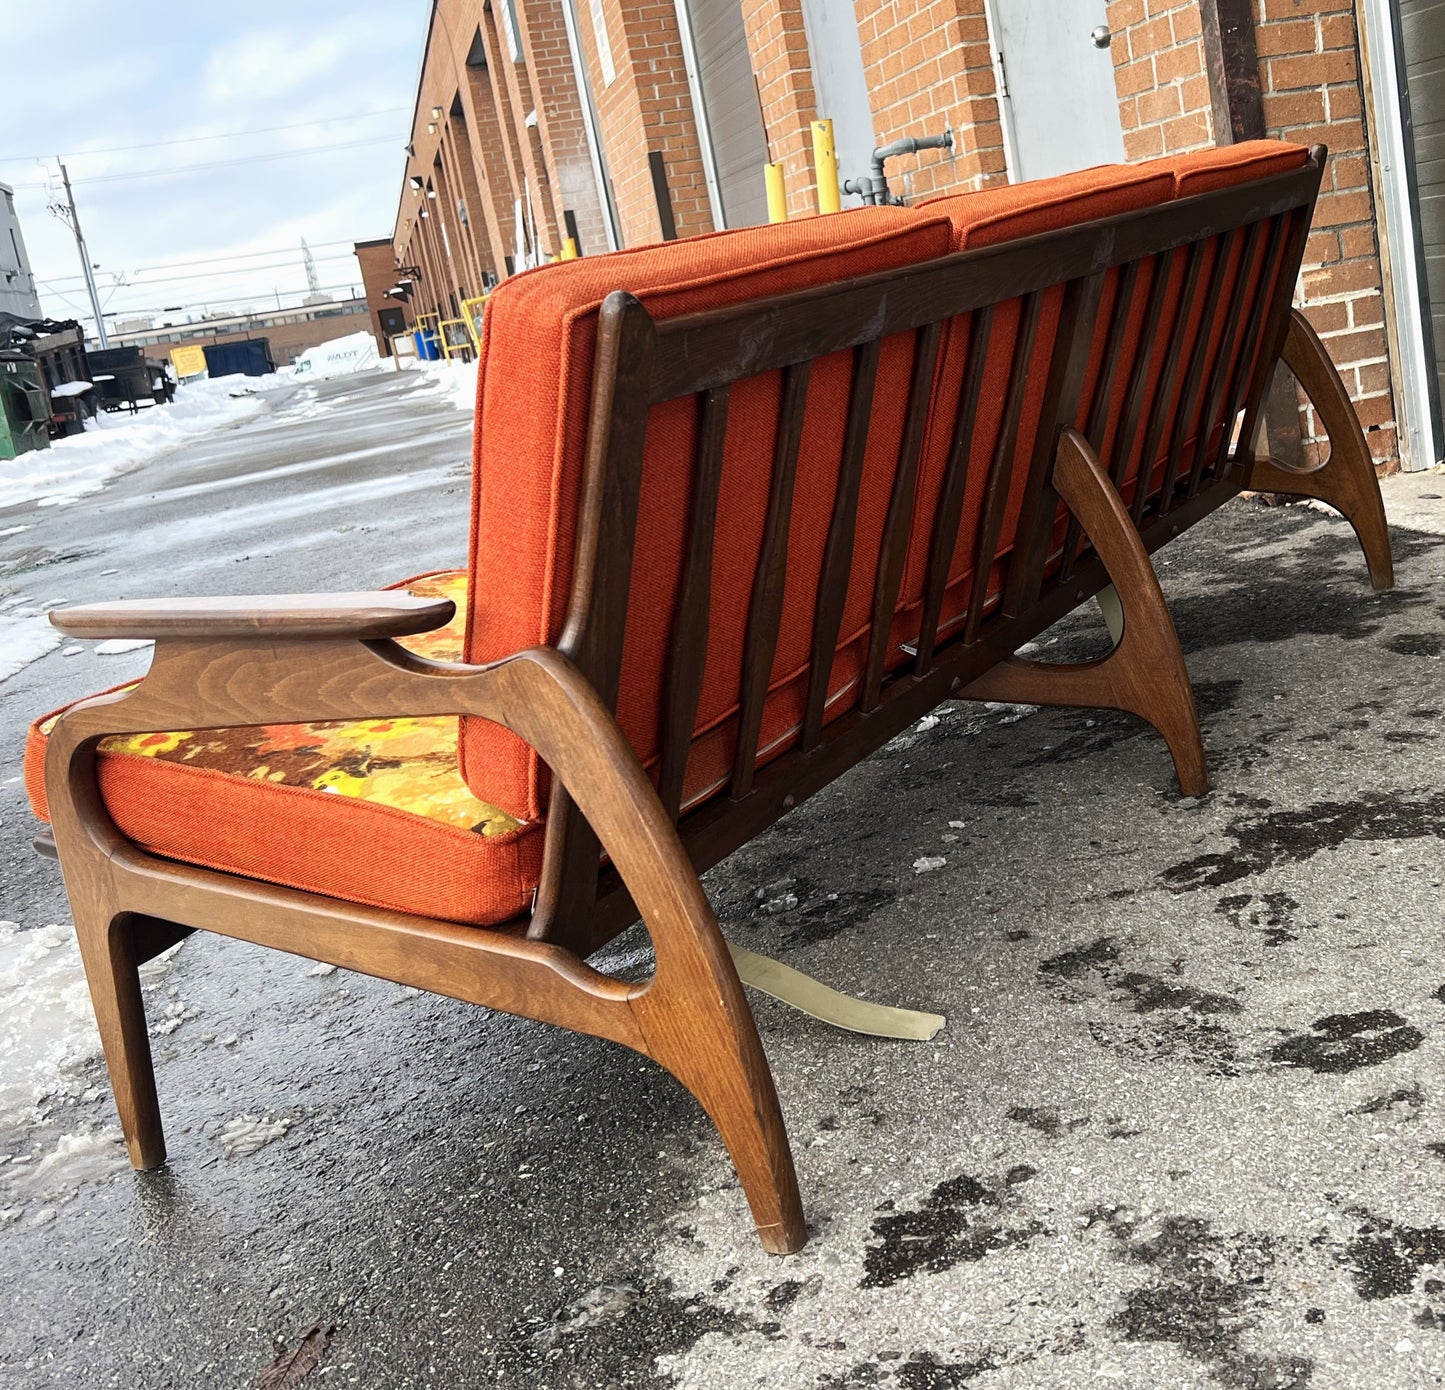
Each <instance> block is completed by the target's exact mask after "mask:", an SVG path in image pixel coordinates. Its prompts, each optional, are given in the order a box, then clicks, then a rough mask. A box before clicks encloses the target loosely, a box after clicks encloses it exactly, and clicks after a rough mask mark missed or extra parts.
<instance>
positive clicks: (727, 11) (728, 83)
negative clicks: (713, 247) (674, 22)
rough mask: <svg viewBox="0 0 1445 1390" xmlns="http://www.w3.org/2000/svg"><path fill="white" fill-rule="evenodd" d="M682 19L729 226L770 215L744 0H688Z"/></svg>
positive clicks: (717, 190) (695, 93)
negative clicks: (686, 28)
mask: <svg viewBox="0 0 1445 1390" xmlns="http://www.w3.org/2000/svg"><path fill="white" fill-rule="evenodd" d="M678 9H679V11H680V12H681V13H680V14H679V18H681V19H683V20H684V21H685V22H686V25H687V27H688V28H689V29H690V30H691V34H692V43H691V48H692V53H691V55H690V56H691V57H692V63H691V65H690V66H691V67H692V69H693V71H692V74H691V75H692V78H693V84H692V85H693V99H694V101H695V102H697V103H699V104H700V105H701V106H702V108H703V110H702V112H701V116H702V120H701V124H702V126H703V127H704V129H703V131H701V132H699V133H700V134H702V136H703V139H704V140H706V141H708V143H709V144H710V146H711V153H712V175H713V183H714V192H715V195H716V197H717V199H718V201H719V202H720V203H721V204H722V209H721V210H722V216H723V221H724V223H725V225H726V226H729V227H746V226H749V225H751V224H753V223H755V222H766V221H767V220H768V195H767V188H766V186H765V185H764V183H763V165H764V164H766V163H767V162H768V140H767V136H766V135H765V134H764V132H763V116H762V112H761V111H759V109H758V89H757V84H756V83H755V82H754V81H753V65H752V63H751V62H750V61H749V59H748V40H747V32H746V31H745V30H744V28H743V7H742V0H686V3H685V4H683V3H679V5H678Z"/></svg>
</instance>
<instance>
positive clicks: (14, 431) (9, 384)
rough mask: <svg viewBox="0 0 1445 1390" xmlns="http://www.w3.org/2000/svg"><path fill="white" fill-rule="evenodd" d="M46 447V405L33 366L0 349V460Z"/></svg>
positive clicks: (13, 352) (25, 358)
mask: <svg viewBox="0 0 1445 1390" xmlns="http://www.w3.org/2000/svg"><path fill="white" fill-rule="evenodd" d="M49 447H50V406H49V403H48V402H47V401H46V399H45V390H44V388H43V387H42V386H41V385H40V373H39V372H38V371H37V370H36V368H35V363H34V362H32V361H31V360H30V358H29V357H28V356H26V355H25V353H23V352H18V351H16V350H15V349H13V348H9V349H5V350H0V459H13V458H15V457H16V456H17V455H19V454H27V453H29V452H30V451H31V450H32V449H48V448H49Z"/></svg>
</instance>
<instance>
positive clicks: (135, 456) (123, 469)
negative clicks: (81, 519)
mask: <svg viewBox="0 0 1445 1390" xmlns="http://www.w3.org/2000/svg"><path fill="white" fill-rule="evenodd" d="M233 393H234V394H233ZM264 408H265V407H264V406H263V404H262V402H261V401H259V400H257V399H256V396H255V387H254V386H251V385H250V384H249V383H248V382H247V379H246V378H244V377H234V376H232V377H221V378H219V379H218V380H215V381H198V382H194V383H192V384H191V385H188V386H181V387H179V388H178V389H177V391H176V399H175V401H174V403H173V404H171V405H160V406H150V407H147V408H144V409H142V410H141V411H140V412H139V413H137V414H135V415H130V414H116V415H105V414H102V415H101V416H99V417H98V418H97V419H95V420H93V421H91V423H90V426H89V427H88V428H87V429H86V431H85V433H84V434H82V435H76V436H75V437H74V438H71V439H57V440H55V441H54V442H53V443H52V444H51V446H50V448H48V449H40V450H37V451H36V452H35V453H31V454H21V455H20V457H19V458H17V459H13V460H8V461H6V462H4V463H0V508H3V507H14V506H18V505H20V504H22V503H25V502H34V503H35V505H36V506H39V507H50V506H62V507H63V506H68V505H69V504H70V503H72V502H75V501H77V500H78V499H80V498H81V497H84V496H86V495H87V494H88V493H92V492H95V491H96V490H97V489H99V488H100V487H102V486H104V484H105V483H106V482H107V481H109V480H110V479H111V478H114V477H116V476H117V475H118V474H121V473H129V472H131V471H132V470H133V469H136V468H139V467H140V466H141V465H142V464H145V463H149V462H150V460H152V459H154V458H157V457H159V456H160V455H161V454H165V453H169V452H170V450H172V449H174V448H176V447H177V446H178V445H180V444H182V443H184V442H185V441H186V440H187V439H190V438H193V437H194V436H196V435H198V434H204V433H205V432H206V431H208V430H213V429H217V428H219V427H220V426H222V425H228V424H230V423H232V422H233V421H235V420H242V419H245V418H247V417H248V416H251V415H256V414H259V413H260V412H261V411H262V410H263V409H264Z"/></svg>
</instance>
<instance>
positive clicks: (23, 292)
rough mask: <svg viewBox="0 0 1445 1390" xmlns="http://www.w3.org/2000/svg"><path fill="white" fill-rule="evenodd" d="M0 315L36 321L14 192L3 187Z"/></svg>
mask: <svg viewBox="0 0 1445 1390" xmlns="http://www.w3.org/2000/svg"><path fill="white" fill-rule="evenodd" d="M0 314H13V315H14V316H15V317H16V318H17V319H25V320H27V321H28V320H30V319H38V318H39V317H40V296H39V295H38V294H37V293H36V290H35V274H34V272H33V271H32V270H31V269H30V258H29V256H27V255H26V254H25V238H24V237H23V236H22V235H21V234H20V218H19V217H18V216H17V215H16V212H15V190H14V189H13V188H11V187H10V186H9V184H4V183H0Z"/></svg>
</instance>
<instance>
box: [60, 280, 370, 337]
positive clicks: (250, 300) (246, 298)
mask: <svg viewBox="0 0 1445 1390" xmlns="http://www.w3.org/2000/svg"><path fill="white" fill-rule="evenodd" d="M360 288H361V286H360V285H359V284H358V283H357V282H356V281H355V280H343V281H341V282H340V283H339V284H336V285H322V287H321V292H322V293H323V294H329V293H332V292H333V291H337V290H348V291H350V290H353V289H355V290H359V289H360ZM271 293H274V292H273V291H267V290H260V291H257V292H256V293H254V294H244V295H241V294H231V295H227V296H225V297H222V298H215V299H193V300H190V301H188V302H186V303H182V304H179V305H177V304H174V303H172V304H165V305H152V306H150V307H147V308H135V307H133V306H131V305H124V306H122V307H121V308H119V309H111V310H107V311H106V318H108V319H114V318H145V317H146V316H147V315H159V314H165V313H173V314H174V313H181V312H183V311H185V310H187V309H194V308H197V307H201V308H205V309H207V310H211V309H213V308H214V307H216V306H220V307H222V308H224V307H225V306H228V305H235V304H246V305H248V306H252V307H248V308H246V309H238V310H235V311H234V313H235V314H241V313H250V314H255V315H256V316H257V317H264V316H265V315H266V314H274V313H277V312H278V311H277V310H276V309H267V308H265V307H259V308H258V307H254V306H255V305H256V303H257V301H258V300H260V299H264V298H265V297H266V296H267V295H268V294H271ZM306 293H309V291H308V290H304V289H295V290H283V291H282V294H283V295H293V294H294V295H300V294H306ZM350 297H351V296H350V295H349V294H348V296H347V298H350ZM356 297H357V298H362V297H363V296H361V295H358V296H356ZM341 302H342V301H340V300H335V301H333V304H339V303H341ZM289 307H290V308H291V309H324V308H326V307H327V306H326V305H325V304H293V305H291V306H289ZM279 312H282V313H285V312H287V310H281V311H279ZM209 316H210V317H216V315H215V314H210V315H209ZM230 316H231V315H229V314H228V315H221V317H230ZM82 317H85V318H89V317H90V315H89V314H85V315H83V316H82ZM171 327H172V328H173V329H181V328H195V327H198V325H197V324H193V323H172V324H171ZM155 331H159V330H155Z"/></svg>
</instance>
